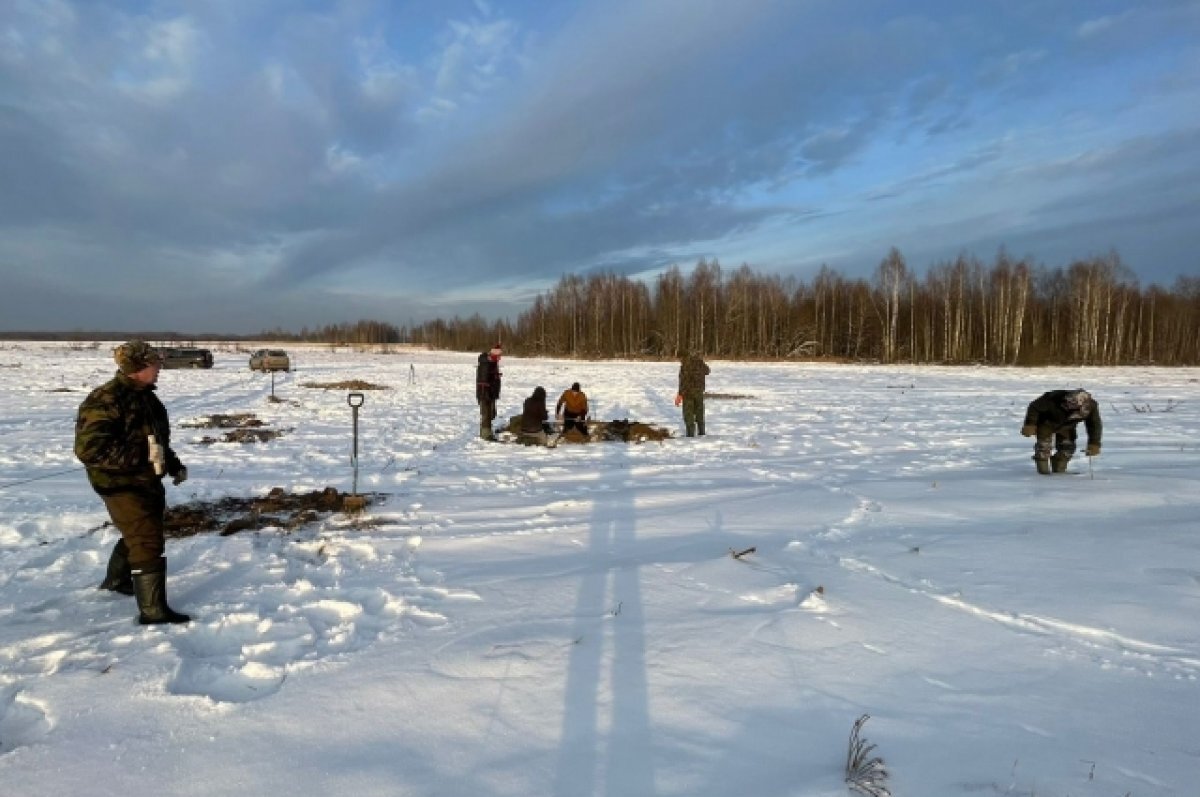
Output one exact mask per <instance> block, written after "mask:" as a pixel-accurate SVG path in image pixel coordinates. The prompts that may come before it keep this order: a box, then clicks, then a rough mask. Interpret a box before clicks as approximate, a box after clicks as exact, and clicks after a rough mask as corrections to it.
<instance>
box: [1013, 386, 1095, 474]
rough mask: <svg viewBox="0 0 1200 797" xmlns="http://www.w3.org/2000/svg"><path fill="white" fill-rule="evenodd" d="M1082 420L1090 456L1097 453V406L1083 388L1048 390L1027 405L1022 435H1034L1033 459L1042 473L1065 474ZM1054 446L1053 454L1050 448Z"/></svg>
mask: <svg viewBox="0 0 1200 797" xmlns="http://www.w3.org/2000/svg"><path fill="white" fill-rule="evenodd" d="M1080 421H1083V426H1084V428H1085V429H1087V435H1088V445H1087V455H1088V456H1089V457H1098V456H1100V435H1101V434H1102V432H1103V430H1104V427H1103V425H1102V424H1101V422H1100V407H1099V405H1097V404H1096V400H1095V399H1093V398H1092V397H1091V395H1090V394H1089V393H1088V392H1087V391H1086V390H1082V389H1080V390H1051V391H1050V392H1048V393H1043V394H1042V395H1040V396H1038V397H1037V398H1036V399H1034V400H1033V401H1032V402H1030V404H1029V409H1027V410H1026V411H1025V423H1024V425H1022V426H1021V434H1022V435H1024V436H1025V437H1036V438H1037V442H1035V443H1034V444H1033V461H1034V463H1035V464H1036V465H1037V471H1038V473H1041V474H1043V475H1045V474H1049V473H1051V472H1053V473H1066V472H1067V463H1068V462H1070V461H1071V455H1072V454H1074V453H1075V437H1076V429H1075V427H1076V425H1078V424H1079V422H1080ZM1052 447H1053V448H1056V449H1057V450H1056V451H1054V455H1053V456H1051V455H1050V451H1051V449H1052Z"/></svg>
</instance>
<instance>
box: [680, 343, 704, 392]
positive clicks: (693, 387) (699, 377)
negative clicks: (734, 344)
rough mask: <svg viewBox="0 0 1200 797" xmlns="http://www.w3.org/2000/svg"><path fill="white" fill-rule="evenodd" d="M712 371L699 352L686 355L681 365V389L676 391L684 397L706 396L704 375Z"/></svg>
mask: <svg viewBox="0 0 1200 797" xmlns="http://www.w3.org/2000/svg"><path fill="white" fill-rule="evenodd" d="M709 373H711V371H710V370H709V368H708V365H707V364H705V362H704V360H702V359H700V356H699V355H697V354H689V355H688V356H686V357H684V359H683V362H682V363H680V365H679V390H678V391H676V392H677V393H679V395H681V396H683V397H684V398H688V397H689V396H698V397H703V396H704V377H706V376H708V375H709Z"/></svg>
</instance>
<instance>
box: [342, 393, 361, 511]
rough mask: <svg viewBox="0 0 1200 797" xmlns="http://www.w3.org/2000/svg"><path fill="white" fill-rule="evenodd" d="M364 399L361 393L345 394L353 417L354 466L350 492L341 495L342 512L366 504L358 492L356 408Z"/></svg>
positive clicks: (357, 509) (352, 460)
mask: <svg viewBox="0 0 1200 797" xmlns="http://www.w3.org/2000/svg"><path fill="white" fill-rule="evenodd" d="M364 401H366V396H364V395H363V394H362V393H351V394H350V395H348V396H346V403H347V404H349V405H350V414H351V416H352V417H353V419H354V448H353V449H352V452H353V453H351V455H350V464H351V465H353V466H354V486H353V487H352V488H351V489H350V494H349V495H345V496H342V511H343V512H361V511H363V509H365V508H366V506H367V497H366V496H365V495H359V494H358V408H359V407H361V406H362V405H363V402H364Z"/></svg>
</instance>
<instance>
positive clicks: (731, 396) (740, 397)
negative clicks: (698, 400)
mask: <svg viewBox="0 0 1200 797" xmlns="http://www.w3.org/2000/svg"><path fill="white" fill-rule="evenodd" d="M704 398H706V399H721V400H729V401H745V400H747V399H752V398H758V397H757V396H747V395H745V394H743V393H707V392H706V393H705V394H704Z"/></svg>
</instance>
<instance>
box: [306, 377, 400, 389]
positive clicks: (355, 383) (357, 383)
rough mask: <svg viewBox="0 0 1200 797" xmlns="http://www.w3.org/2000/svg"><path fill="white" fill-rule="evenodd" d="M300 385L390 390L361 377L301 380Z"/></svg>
mask: <svg viewBox="0 0 1200 797" xmlns="http://www.w3.org/2000/svg"><path fill="white" fill-rule="evenodd" d="M300 387H315V388H324V389H325V390H391V388H390V387H388V386H387V385H373V384H371V383H370V382H364V381H363V380H361V379H348V380H346V381H344V382H301V383H300Z"/></svg>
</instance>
